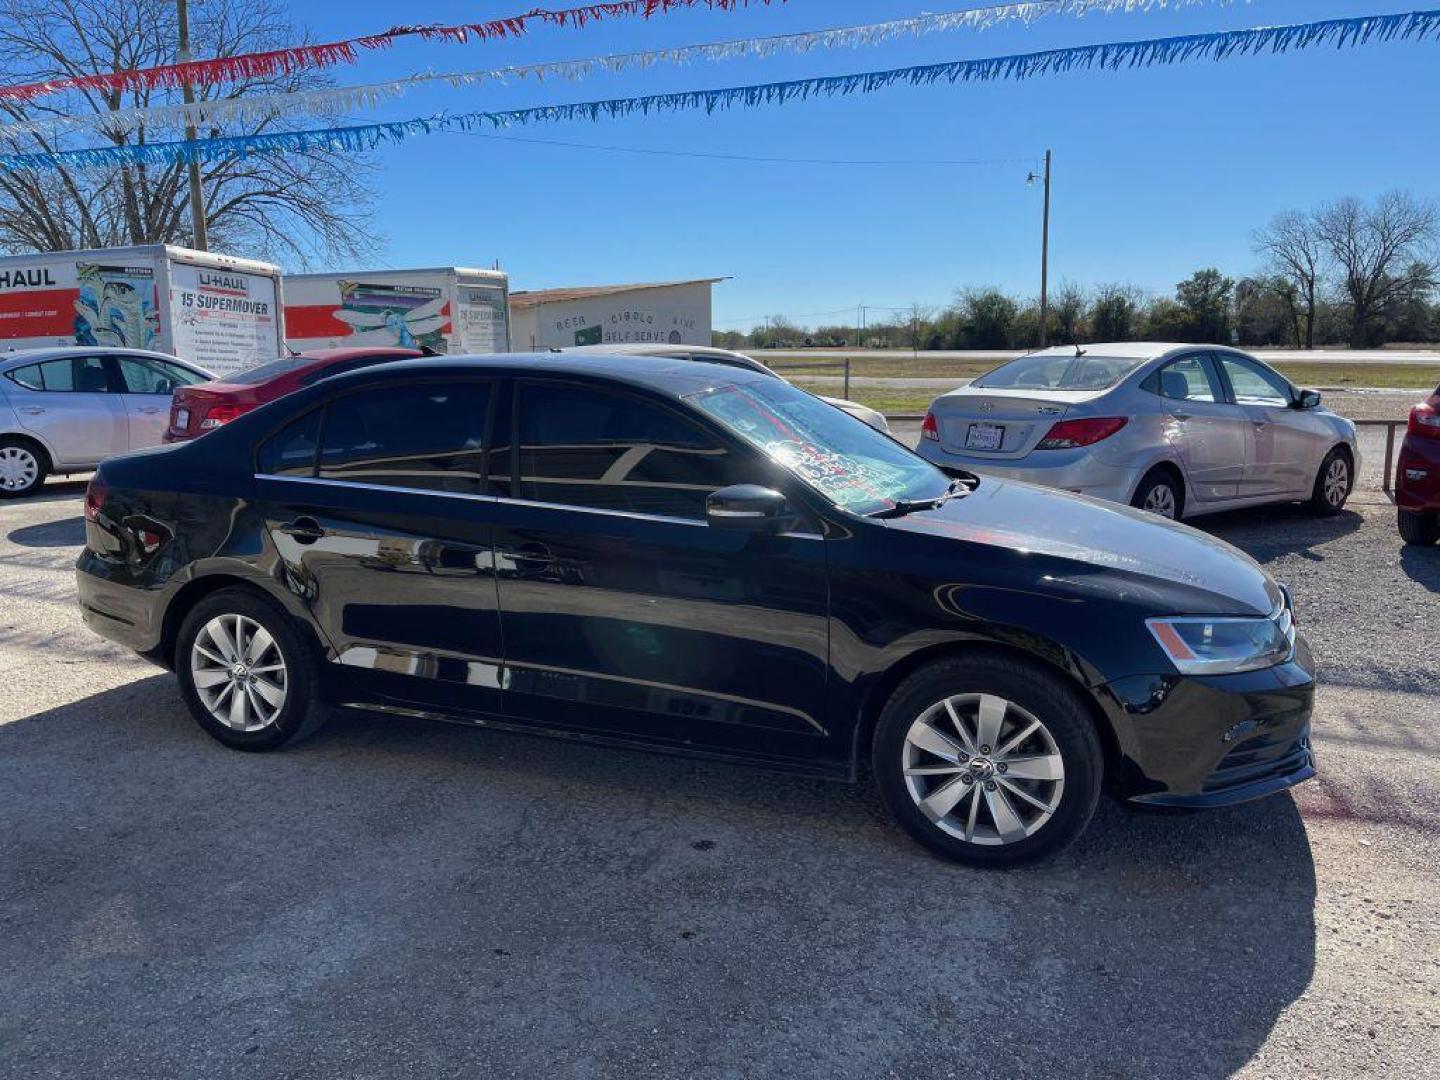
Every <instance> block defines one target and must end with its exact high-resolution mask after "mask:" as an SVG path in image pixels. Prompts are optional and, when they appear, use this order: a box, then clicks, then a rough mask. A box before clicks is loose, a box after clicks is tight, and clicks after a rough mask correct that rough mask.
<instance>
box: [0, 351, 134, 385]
mask: <svg viewBox="0 0 1440 1080" xmlns="http://www.w3.org/2000/svg"><path fill="white" fill-rule="evenodd" d="M10 378H11V379H12V380H14V381H15V382H17V383H19V384H20V385H21V386H24V387H26V388H28V389H30V390H51V391H59V392H61V393H82V394H103V393H107V392H108V391H109V390H110V379H109V377H108V376H106V374H105V361H104V360H103V359H102V358H101V357H98V356H66V357H62V358H61V359H59V360H45V361H43V362H41V363H39V364H30V365H27V366H26V367H23V368H17V369H16V370H15V371H12V372H10Z"/></svg>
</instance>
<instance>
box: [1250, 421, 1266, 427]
mask: <svg viewBox="0 0 1440 1080" xmlns="http://www.w3.org/2000/svg"><path fill="white" fill-rule="evenodd" d="M1250 423H1252V424H1254V425H1255V426H1256V427H1269V426H1270V421H1269V420H1255V419H1252V420H1251V421H1250Z"/></svg>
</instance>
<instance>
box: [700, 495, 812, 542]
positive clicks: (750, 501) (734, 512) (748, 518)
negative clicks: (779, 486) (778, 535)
mask: <svg viewBox="0 0 1440 1080" xmlns="http://www.w3.org/2000/svg"><path fill="white" fill-rule="evenodd" d="M790 518H791V515H790V514H788V513H786V511H785V496H784V495H782V494H780V492H778V491H776V490H774V489H773V488H767V487H761V486H760V485H759V484H734V485H732V486H731V487H727V488H721V489H720V490H719V491H715V492H711V494H710V495H709V497H708V498H706V500H705V520H706V521H707V522H708V523H709V524H710V525H711V526H713V527H714V528H717V529H733V530H736V531H737V532H759V533H767V532H768V533H774V532H783V531H784V530H785V526H786V524H787V523H788V522H789V520H790Z"/></svg>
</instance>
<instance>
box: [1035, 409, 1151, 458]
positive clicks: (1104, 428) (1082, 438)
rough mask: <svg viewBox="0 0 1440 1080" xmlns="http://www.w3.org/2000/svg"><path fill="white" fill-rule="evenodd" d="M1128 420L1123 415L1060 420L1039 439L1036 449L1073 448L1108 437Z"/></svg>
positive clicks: (1089, 444) (1088, 444) (1091, 443)
mask: <svg viewBox="0 0 1440 1080" xmlns="http://www.w3.org/2000/svg"><path fill="white" fill-rule="evenodd" d="M1127 423H1129V421H1128V420H1127V419H1126V418H1125V417H1123V416H1105V417H1096V418H1094V419H1088V420H1061V421H1060V422H1059V423H1058V424H1056V425H1054V426H1053V427H1052V428H1051V429H1050V430H1049V431H1048V432H1047V433H1046V435H1045V438H1043V439H1041V440H1040V445H1038V446H1037V447H1035V449H1036V450H1073V449H1074V448H1075V447H1077V446H1091V445H1093V444H1094V443H1097V442H1099V441H1100V440H1101V439H1108V438H1109V437H1110V436H1111V435H1114V434H1115V433H1116V432H1117V431H1119V430H1120V429H1121V428H1123V427H1124V426H1125V425H1126V424H1127Z"/></svg>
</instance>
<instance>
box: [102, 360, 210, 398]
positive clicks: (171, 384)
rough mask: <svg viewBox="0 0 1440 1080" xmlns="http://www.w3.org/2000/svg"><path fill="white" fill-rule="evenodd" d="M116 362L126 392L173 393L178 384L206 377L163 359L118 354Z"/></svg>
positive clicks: (181, 384) (185, 384) (191, 382)
mask: <svg viewBox="0 0 1440 1080" xmlns="http://www.w3.org/2000/svg"><path fill="white" fill-rule="evenodd" d="M115 362H116V363H117V364H119V365H120V377H121V378H122V379H124V381H125V392H126V393H129V394H173V393H174V392H175V388H176V387H177V386H190V385H192V384H194V383H198V382H204V378H203V377H202V376H200V375H198V374H196V373H195V372H193V371H187V370H186V369H185V368H182V367H180V366H179V365H178V364H167V363H165V362H164V361H163V360H149V359H143V360H142V359H140V358H139V357H135V356H117V357H116V358H115Z"/></svg>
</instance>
